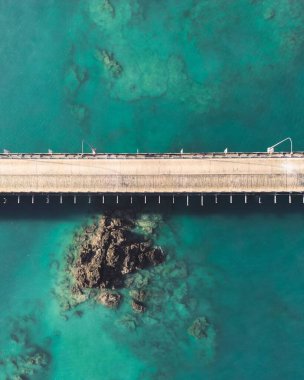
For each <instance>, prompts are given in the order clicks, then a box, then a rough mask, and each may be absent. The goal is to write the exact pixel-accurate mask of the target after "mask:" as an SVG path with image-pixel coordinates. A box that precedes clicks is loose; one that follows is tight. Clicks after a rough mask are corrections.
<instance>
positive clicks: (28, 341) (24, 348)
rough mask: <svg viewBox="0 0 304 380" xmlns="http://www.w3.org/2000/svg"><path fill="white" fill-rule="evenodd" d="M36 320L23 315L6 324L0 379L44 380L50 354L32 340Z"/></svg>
mask: <svg viewBox="0 0 304 380" xmlns="http://www.w3.org/2000/svg"><path fill="white" fill-rule="evenodd" d="M35 324H36V318H35V317H33V316H32V315H23V316H20V317H19V318H13V319H11V320H10V321H8V322H7V329H6V334H8V343H7V345H6V347H5V349H4V350H3V351H1V352H0V379H5V380H11V379H12V380H29V379H32V378H33V377H34V378H38V377H37V376H40V377H39V378H45V376H46V373H47V371H48V370H49V367H50V364H51V354H50V352H49V351H48V349H47V346H48V343H49V342H48V340H47V342H46V343H45V342H44V345H43V346H41V344H38V343H37V342H36V341H35V339H34V338H33V334H32V330H33V329H34V328H35Z"/></svg>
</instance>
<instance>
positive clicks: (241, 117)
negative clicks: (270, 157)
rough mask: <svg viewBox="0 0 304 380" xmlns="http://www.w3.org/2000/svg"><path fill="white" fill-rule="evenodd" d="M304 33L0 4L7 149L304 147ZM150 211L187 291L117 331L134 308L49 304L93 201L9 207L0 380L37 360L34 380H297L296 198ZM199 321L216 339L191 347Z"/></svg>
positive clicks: (251, 7) (242, 14) (220, 18)
mask: <svg viewBox="0 0 304 380" xmlns="http://www.w3.org/2000/svg"><path fill="white" fill-rule="evenodd" d="M303 29H304V5H303V2H302V1H300V0H297V1H296V0H295V1H288V0H277V1H274V0H264V1H263V0H260V1H259V0H251V1H250V0H235V1H226V0H221V1H220V0H212V1H211V0H205V1H204V0H201V1H195V0H184V1H178V0H168V1H166V2H160V1H157V0H150V1H148V0H145V1H143V0H133V1H132V0H121V1H118V0H110V2H106V1H103V0H88V1H67V0H66V1H62V0H61V1H59V0H45V1H43V2H42V1H39V0H27V1H26V2H21V1H16V0H15V1H13V0H0V35H1V40H0V52H1V54H0V69H1V76H0V110H1V123H0V141H1V144H0V145H1V146H2V147H3V148H7V149H10V150H12V151H19V152H20V151H31V152H33V151H36V152H38V151H46V150H47V149H48V148H52V149H53V150H54V151H57V152H59V151H67V152H75V151H79V150H80V148H81V139H82V138H85V139H86V140H87V141H88V142H90V143H91V144H93V145H96V147H97V149H98V150H99V151H108V152H135V151H136V149H139V150H140V151H142V152H148V151H149V152H151V151H157V152H166V151H179V150H180V149H181V148H184V151H186V152H187V151H217V150H219V151H222V150H223V149H225V148H226V147H228V148H229V149H230V150H233V151H259V150H263V151H265V149H266V147H267V146H269V145H272V144H274V143H275V142H276V141H278V140H280V139H282V138H284V137H286V136H289V135H290V136H292V137H293V138H294V142H295V149H298V150H301V149H302V150H303V149H304V134H303V127H302V123H303V116H304V111H303V98H304V71H303V62H304V54H303V52H304V50H303V42H304V33H303V32H304V30H303ZM105 53H106V54H107V55H108V56H109V57H111V59H112V63H113V62H116V66H115V65H114V66H113V65H112V66H111V67H110V65H109V64H107V62H106V59H105V58H104V57H105ZM117 67H120V68H121V69H120V71H119V70H118V71H117ZM282 148H285V149H288V145H286V146H285V147H282ZM55 202H56V205H55ZM107 202H108V204H110V203H111V202H112V203H114V200H113V199H108V200H107ZM150 202H151V203H150V204H149V205H148V206H146V207H144V205H143V200H142V199H137V203H138V204H140V203H141V204H142V206H141V207H142V210H143V211H147V212H156V213H158V214H160V215H161V216H162V218H163V223H162V224H161V226H160V229H159V235H158V237H157V240H158V242H159V243H160V244H162V246H163V247H164V248H165V249H166V251H167V252H168V254H169V258H168V263H169V264H168V265H175V264H176V263H183V265H185V266H186V268H187V276H186V277H185V276H183V277H182V278H180V277H178V276H177V277H174V276H173V272H172V271H171V273H161V274H160V275H159V277H157V278H158V281H159V287H160V288H161V289H162V291H161V292H160V293H161V294H159V298H160V301H159V305H158V309H157V312H155V313H154V316H153V318H151V316H150V318H149V314H147V315H145V316H143V317H141V319H140V320H139V321H138V327H137V328H136V330H135V331H128V330H125V329H122V328H121V325H120V323H119V320H120V319H121V318H122V316H123V315H125V314H126V313H130V312H131V309H130V306H129V305H128V303H127V302H124V304H123V306H122V308H121V309H119V310H118V311H111V310H106V309H104V308H103V307H97V306H94V305H93V304H92V303H87V304H84V305H82V306H81V307H80V309H79V310H80V311H81V312H83V314H82V316H80V315H79V314H78V315H77V313H74V314H73V313H71V315H69V319H68V320H66V319H65V318H63V317H62V315H61V313H60V309H59V305H58V299H57V298H56V297H55V296H54V289H55V287H56V284H57V283H58V276H59V272H60V269H61V268H62V265H63V260H64V259H63V258H64V254H65V252H66V250H67V247H68V245H69V244H70V242H71V241H72V238H73V233H74V231H75V229H77V228H79V227H80V226H82V225H83V224H85V223H86V222H87V220H88V219H89V218H90V217H91V216H92V215H95V214H97V213H99V212H102V207H101V205H100V204H99V203H98V202H97V201H96V202H95V203H94V204H93V205H91V206H89V205H88V204H87V203H86V200H83V201H82V202H81V203H79V204H78V205H77V206H74V205H73V204H72V202H71V200H67V201H66V202H65V203H64V205H59V201H58V199H51V205H45V204H44V200H40V204H39V205H38V204H35V205H34V206H32V205H31V204H30V201H29V200H23V204H22V205H20V206H17V204H16V200H11V199H10V200H9V203H8V204H7V205H6V206H5V207H4V206H1V210H0V237H1V238H0V248H1V249H0V255H1V265H0V295H1V298H0V299H1V303H0V305H1V306H0V379H1V380H2V379H3V380H4V379H5V380H6V379H11V378H13V377H12V373H14V371H15V373H16V368H15V364H14V358H19V359H20V357H22V356H25V355H26V354H27V353H28V352H32V351H33V350H35V348H37V347H39V348H42V349H43V350H44V351H46V352H48V354H49V355H50V356H49V361H50V364H49V366H48V368H47V370H45V371H40V372H39V371H38V372H37V373H36V374H35V375H30V378H31V379H58V380H70V379H73V380H75V379H77V380H78V379H79V380H100V379H102V380H120V379H121V380H122V379H123V380H125V379H132V380H136V379H141V380H142V379H145V380H146V379H147V380H150V379H151V380H152V379H153V380H154V379H177V380H184V379H189V378H193V379H199V380H201V379H208V380H222V379H227V380H235V379H244V380H247V379H248V380H251V379H261V380H264V379H265V380H266V379H267V380H269V379H275V380H277V379H284V380H285V379H292V380H294V379H295V380H297V379H302V378H303V377H304V367H303V354H304V348H303V338H304V327H303V326H304V308H303V305H304V302H303V301H304V299H303V297H304V296H303V294H304V293H303V287H304V280H303V279H304V276H303V274H304V261H303V252H304V250H303V247H304V234H303V227H302V226H303V225H302V223H303V221H304V220H303V218H304V217H303V204H302V203H301V199H295V201H294V203H293V204H292V205H289V204H288V200H287V199H286V198H284V197H282V198H279V203H278V204H277V205H276V206H274V205H273V204H272V200H271V199H270V198H267V197H264V198H263V203H262V204H261V205H259V204H258V202H257V199H255V198H250V202H249V204H248V205H247V206H245V205H244V204H243V203H242V199H237V200H235V202H234V203H233V204H232V205H230V204H228V199H226V198H222V199H221V200H220V204H218V205H214V203H213V201H212V200H211V199H209V200H208V202H207V204H206V205H205V207H203V208H202V207H200V205H199V200H198V199H196V200H195V199H193V200H191V205H190V207H188V208H187V207H186V205H185V199H179V200H178V202H177V204H175V205H174V206H173V205H171V202H170V201H169V200H168V201H167V202H166V201H164V202H162V203H161V205H157V202H156V200H155V199H151V200H150ZM152 202H153V203H152ZM13 203H14V204H13ZM121 207H122V206H121ZM185 299H186V301H185ZM77 310H78V309H77ZM202 315H205V316H207V317H208V320H210V322H211V324H212V328H213V330H212V334H210V336H209V337H208V340H207V341H205V340H203V341H201V340H195V339H194V338H193V337H190V336H189V335H188V333H187V328H188V327H189V325H190V324H191V323H192V321H193V320H194V319H195V318H197V317H200V316H202ZM14 334H18V337H19V338H18V340H19V341H18V342H16V339H15V338H14ZM20 336H21V337H22V336H23V337H24V338H20ZM8 358H10V359H9V360H10V361H8Z"/></svg>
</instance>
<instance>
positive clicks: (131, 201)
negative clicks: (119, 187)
mask: <svg viewBox="0 0 304 380" xmlns="http://www.w3.org/2000/svg"><path fill="white" fill-rule="evenodd" d="M130 203H131V204H132V203H133V197H132V195H131V198H130Z"/></svg>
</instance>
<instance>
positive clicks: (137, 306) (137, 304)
mask: <svg viewBox="0 0 304 380" xmlns="http://www.w3.org/2000/svg"><path fill="white" fill-rule="evenodd" d="M132 309H133V310H134V311H136V312H137V313H143V312H144V311H145V310H146V307H145V305H144V304H143V303H142V302H141V301H138V300H135V299H133V300H132Z"/></svg>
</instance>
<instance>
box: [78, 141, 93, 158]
mask: <svg viewBox="0 0 304 380" xmlns="http://www.w3.org/2000/svg"><path fill="white" fill-rule="evenodd" d="M84 143H86V144H87V145H88V146H89V147H90V149H91V151H92V154H94V155H95V154H96V148H94V147H93V146H92V145H90V144H89V143H88V142H87V141H85V140H82V141H81V154H83V145H84Z"/></svg>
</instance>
